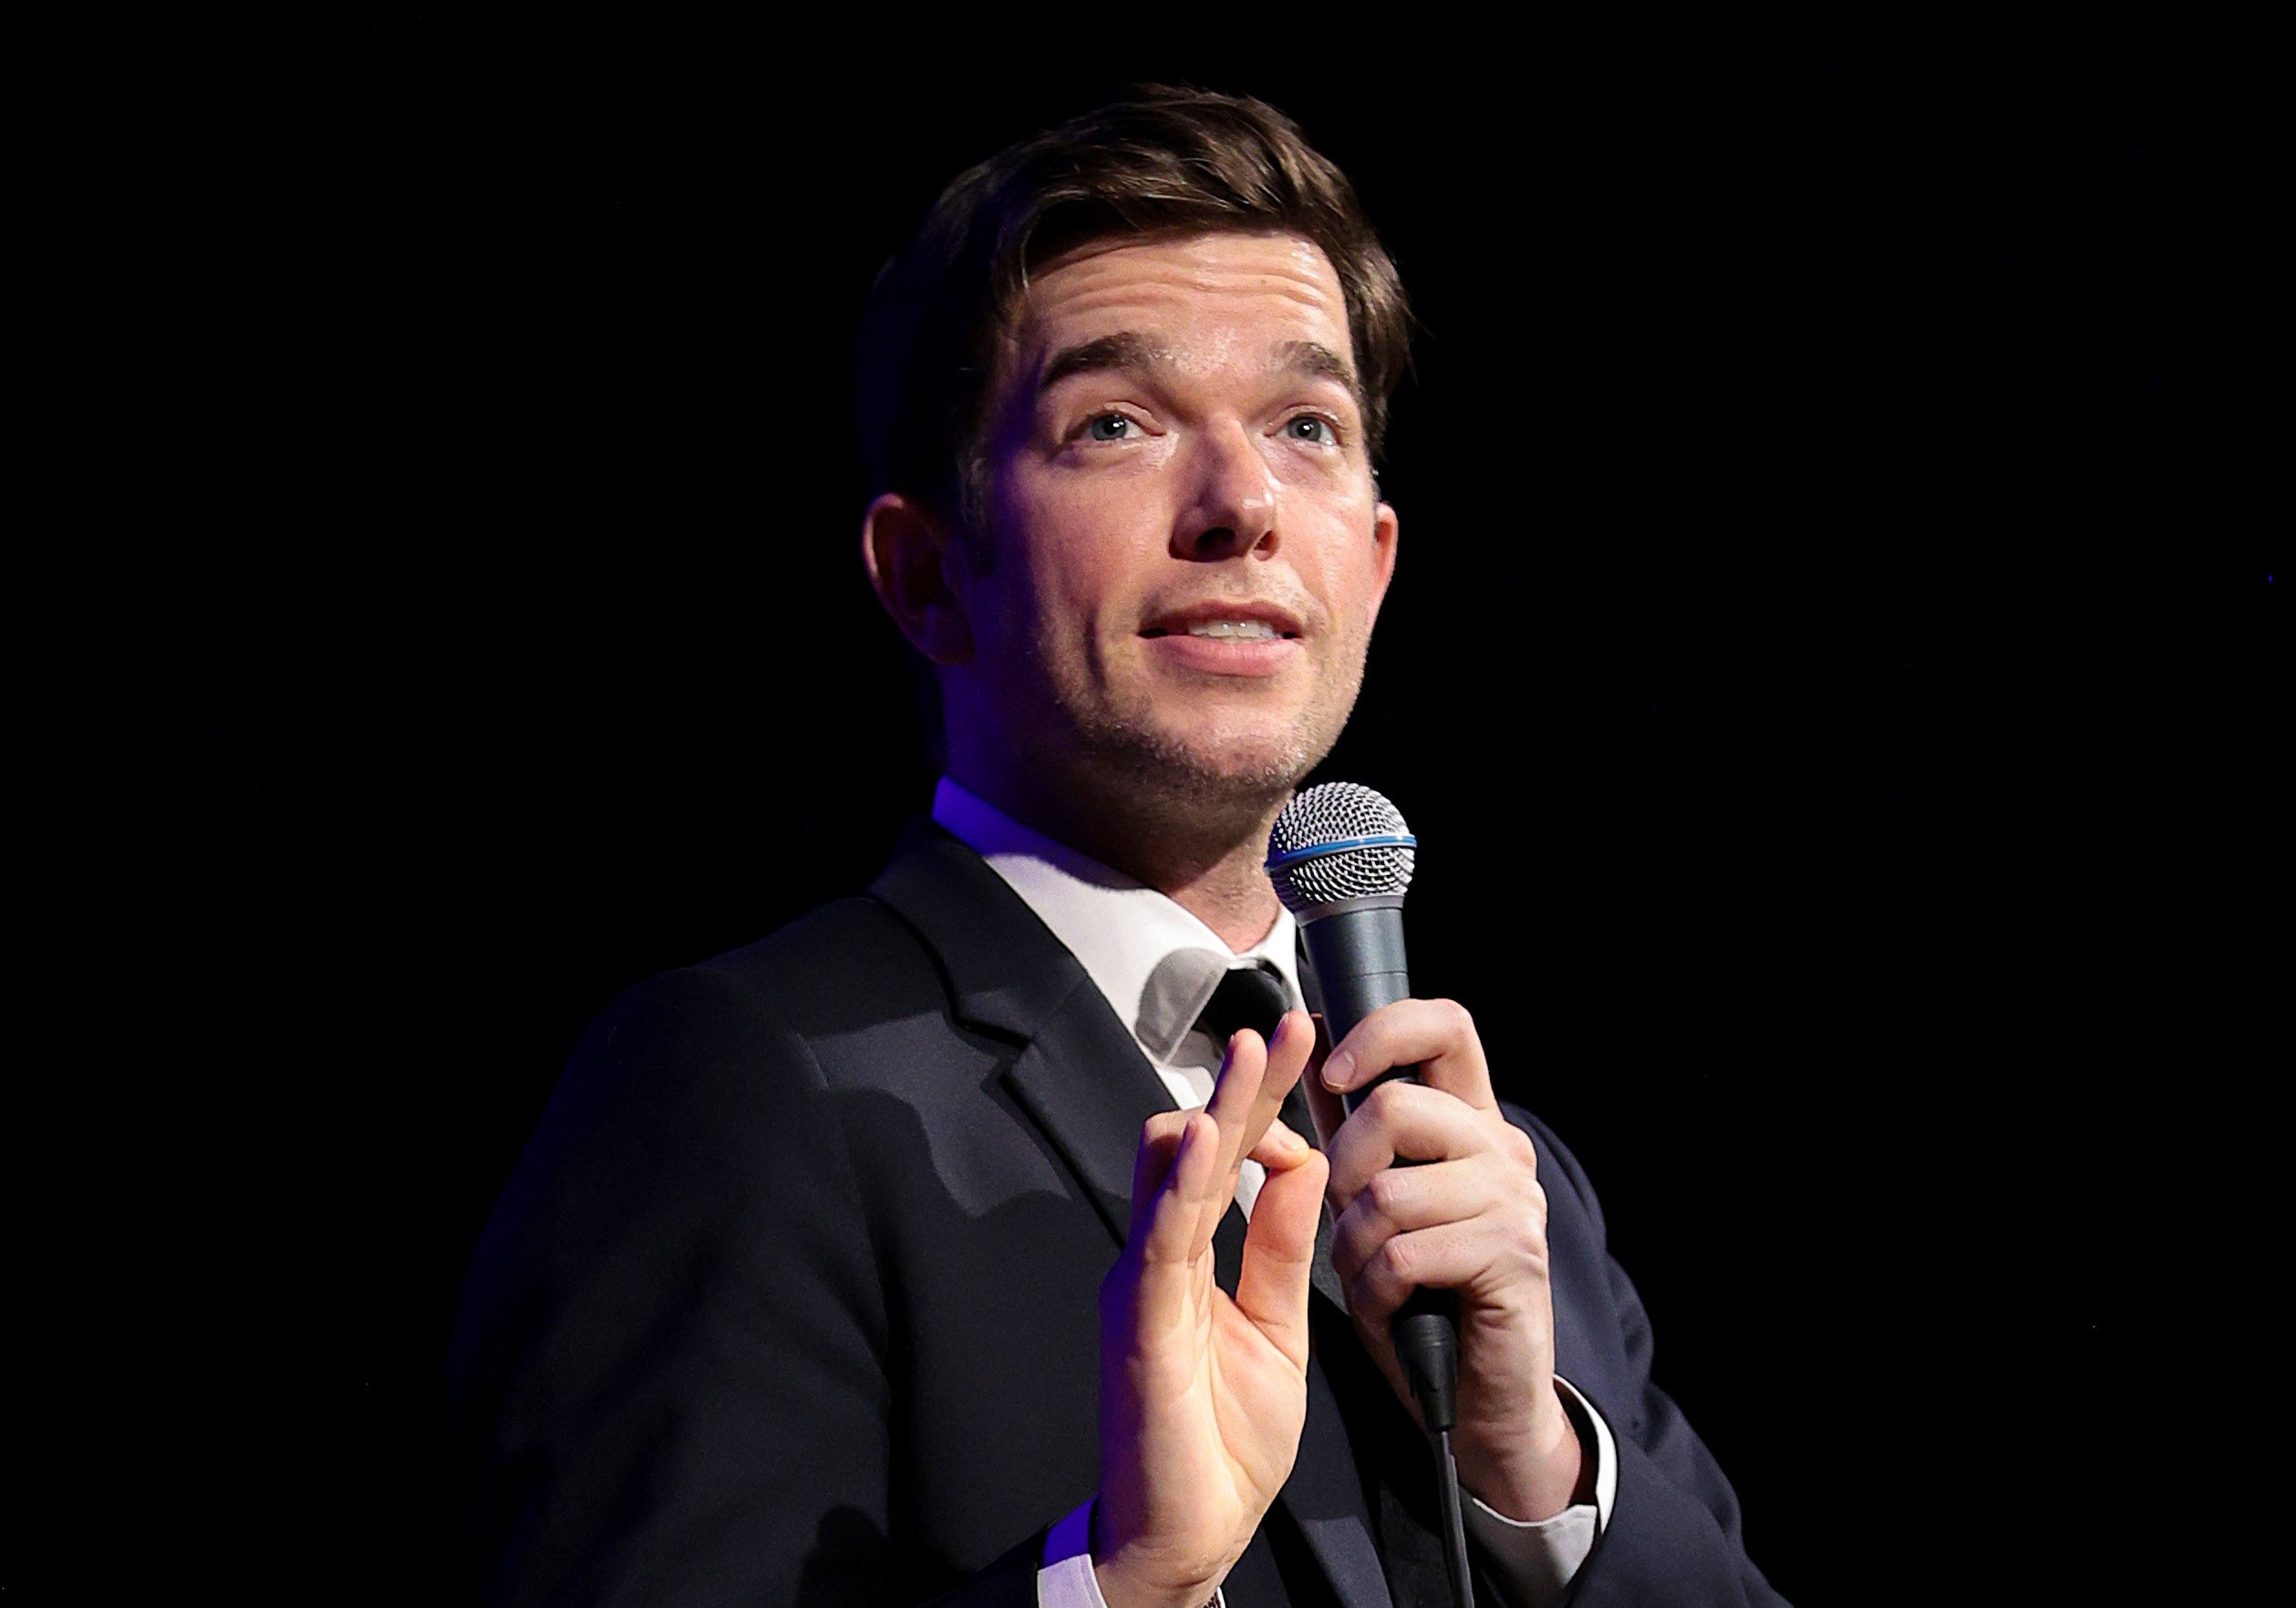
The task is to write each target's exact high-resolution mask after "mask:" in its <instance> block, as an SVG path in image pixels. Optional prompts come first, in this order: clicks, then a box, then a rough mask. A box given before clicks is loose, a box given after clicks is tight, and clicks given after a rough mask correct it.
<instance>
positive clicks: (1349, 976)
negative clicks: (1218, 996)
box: [1306, 901, 1459, 1435]
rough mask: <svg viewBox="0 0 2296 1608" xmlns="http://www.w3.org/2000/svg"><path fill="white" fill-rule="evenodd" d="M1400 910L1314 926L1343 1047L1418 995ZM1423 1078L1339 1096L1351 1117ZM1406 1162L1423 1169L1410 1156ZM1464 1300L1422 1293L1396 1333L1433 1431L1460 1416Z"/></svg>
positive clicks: (1317, 958) (1311, 938)
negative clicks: (1375, 1098)
mask: <svg viewBox="0 0 2296 1608" xmlns="http://www.w3.org/2000/svg"><path fill="white" fill-rule="evenodd" d="M1400 903H1401V902H1400V901H1399V902H1398V906H1397V907H1391V908H1387V909H1370V910H1350V911H1347V912H1343V913H1340V914H1336V915H1331V916H1327V917H1325V918H1323V919H1322V920H1321V921H1317V922H1310V923H1306V937H1307V941H1308V959H1309V960H1310V961H1311V962H1312V963H1314V965H1315V968H1316V986H1317V989H1318V991H1319V993H1320V994H1321V995H1322V1000H1321V1003H1322V1005H1323V1021H1324V1027H1325V1030H1326V1031H1327V1032H1329V1034H1330V1035H1331V1042H1332V1043H1333V1044H1337V1043H1339V1040H1341V1039H1342V1038H1345V1037H1346V1036H1348V1034H1349V1033H1350V1032H1351V1031H1352V1030H1353V1029H1354V1027H1355V1025H1356V1024H1357V1023H1358V1022H1360V1021H1361V1020H1363V1018H1364V1017H1366V1016H1368V1015H1370V1014H1371V1013H1372V1012H1373V1011H1375V1010H1377V1009H1379V1008H1380V1006H1381V1005H1392V1004H1393V1003H1394V1002H1395V1001H1397V1000H1399V999H1409V998H1410V997H1411V975H1410V966H1409V964H1408V963H1407V962H1406V960H1405V958H1404V953H1403V912H1402V911H1401V908H1400ZM1399 1077H1400V1078H1402V1079H1404V1080H1406V1081H1408V1082H1412V1083H1417V1082H1418V1081H1419V1068H1418V1067H1416V1066H1411V1067H1392V1068H1391V1069H1390V1070H1388V1071H1386V1072H1382V1073H1381V1074H1380V1076H1379V1077H1375V1078H1373V1079H1372V1080H1371V1081H1370V1083H1367V1084H1365V1085H1364V1086H1363V1087H1361V1088H1356V1089H1350V1090H1349V1091H1348V1092H1347V1093H1346V1094H1344V1095H1342V1096H1340V1097H1339V1105H1340V1108H1341V1109H1343V1110H1344V1111H1346V1112H1347V1114H1348V1115H1349V1116H1350V1117H1352V1116H1353V1115H1355V1108H1356V1107H1358V1106H1359V1105H1360V1104H1362V1102H1363V1101H1364V1100H1365V1099H1366V1098H1370V1093H1371V1091H1372V1090H1373V1089H1375V1088H1377V1087H1379V1086H1380V1085H1381V1084H1382V1083H1389V1082H1392V1081H1393V1080H1394V1079H1396V1078H1399ZM1395 1164H1396V1165H1397V1166H1398V1167H1416V1166H1418V1165H1419V1162H1417V1161H1414V1160H1411V1159H1410V1158H1408V1157H1402V1156H1398V1157H1397V1158H1396V1159H1395ZM1458 1310H1459V1303H1458V1298H1457V1296H1456V1295H1455V1294H1453V1292H1452V1291H1449V1290H1414V1291H1412V1294H1410V1296H1409V1297H1408V1298H1406V1299H1405V1301H1404V1302H1403V1304H1402V1305H1401V1306H1399V1307H1397V1308H1396V1309H1395V1317H1394V1320H1393V1322H1392V1324H1391V1325H1390V1329H1389V1332H1390V1333H1391V1335H1393V1336H1394V1340H1395V1356H1396V1360H1397V1361H1399V1362H1401V1364H1402V1365H1403V1374H1404V1376H1405V1377H1406V1378H1408V1379H1409V1380H1410V1381H1411V1386H1412V1396H1413V1397H1416V1398H1417V1399H1418V1402H1419V1413H1420V1417H1422V1418H1423V1419H1424V1420H1425V1421H1426V1427H1427V1431H1428V1433H1429V1434H1431V1435H1432V1434H1434V1433H1436V1432H1438V1431H1440V1430H1445V1429H1449V1428H1451V1427H1452V1426H1453V1423H1454V1422H1456V1420H1457V1417H1458V1392H1459V1319H1458Z"/></svg>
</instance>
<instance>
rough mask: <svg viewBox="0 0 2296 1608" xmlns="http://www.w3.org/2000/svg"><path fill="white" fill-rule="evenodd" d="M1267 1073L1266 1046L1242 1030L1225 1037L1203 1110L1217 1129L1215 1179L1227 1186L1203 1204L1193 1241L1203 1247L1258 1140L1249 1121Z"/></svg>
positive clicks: (1233, 1193)
mask: <svg viewBox="0 0 2296 1608" xmlns="http://www.w3.org/2000/svg"><path fill="white" fill-rule="evenodd" d="M1266 1073H1267V1044H1266V1042H1265V1041H1264V1040H1263V1039H1262V1038H1261V1037H1260V1036H1259V1035H1258V1034H1257V1033H1255V1032H1253V1031H1252V1030H1251V1029H1250V1028H1248V1027H1246V1028H1243V1029H1241V1030H1240V1031H1238V1032H1236V1033H1235V1034H1233V1035H1231V1036H1229V1038H1228V1041H1227V1055H1226V1057H1225V1058H1223V1059H1222V1061H1221V1062H1220V1070H1219V1076H1218V1077H1217V1078H1216V1080H1215V1082H1214V1083H1213V1085H1212V1098H1211V1100H1210V1102H1209V1103H1208V1104H1206V1105H1205V1115H1206V1116H1208V1117H1210V1118H1212V1120H1213V1121H1214V1122H1215V1123H1217V1124H1218V1125H1219V1133H1218V1141H1219V1142H1218V1146H1217V1155H1216V1161H1215V1166H1216V1168H1217V1170H1218V1172H1219V1175H1220V1176H1221V1177H1222V1178H1225V1179H1226V1180H1228V1186H1227V1190H1226V1194H1225V1195H1220V1194H1218V1193H1217V1192H1215V1193H1214V1194H1213V1195H1210V1196H1207V1197H1206V1199H1205V1201H1204V1202H1203V1206H1204V1211H1202V1213H1201V1214H1200V1215H1201V1218H1202V1221H1199V1222H1198V1223H1197V1224H1196V1225H1195V1228H1196V1238H1197V1241H1198V1242H1200V1243H1202V1244H1204V1245H1209V1244H1211V1242H1212V1235H1213V1232H1215V1230H1216V1229H1217V1228H1218V1227H1219V1221H1220V1216H1221V1214H1222V1213H1223V1212H1225V1211H1226V1210H1227V1202H1228V1201H1229V1200H1231V1199H1233V1198H1234V1196H1235V1193H1236V1184H1235V1179H1236V1174H1237V1172H1238V1171H1239V1170H1241V1168H1242V1164H1243V1160H1244V1153H1245V1151H1246V1149H1249V1148H1250V1143H1251V1142H1253V1141H1257V1139H1258V1135H1257V1134H1256V1133H1251V1132H1250V1129H1251V1118H1252V1113H1253V1110H1254V1108H1255V1107H1256V1106H1257V1103H1258V1100H1259V1088H1260V1084H1261V1082H1262V1081H1263V1079H1264V1077H1265V1076H1266ZM1247 1135H1248V1139H1247Z"/></svg>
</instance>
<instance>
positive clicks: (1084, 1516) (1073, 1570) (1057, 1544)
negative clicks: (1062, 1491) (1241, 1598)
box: [1037, 1496, 1227, 1608]
mask: <svg viewBox="0 0 2296 1608" xmlns="http://www.w3.org/2000/svg"><path fill="white" fill-rule="evenodd" d="M1098 1500H1100V1498H1099V1497H1097V1496H1094V1497H1091V1498H1090V1499H1088V1500H1086V1501H1085V1503H1084V1505H1083V1506H1081V1507H1080V1508H1078V1509H1077V1510H1075V1511H1073V1512H1071V1513H1070V1514H1069V1516H1068V1517H1067V1518H1065V1519H1063V1520H1060V1522H1059V1523H1058V1524H1055V1525H1054V1526H1053V1527H1052V1532H1051V1533H1050V1535H1047V1536H1046V1537H1045V1538H1044V1567H1042V1568H1041V1569H1039V1570H1038V1571H1037V1608H1108V1599H1107V1598H1105V1597H1103V1596H1101V1577H1100V1576H1099V1575H1097V1574H1094V1573H1093V1572H1092V1503H1093V1502H1096V1501H1098ZM1212 1608H1227V1599H1226V1597H1225V1596H1223V1595H1222V1594H1221V1593H1220V1590H1219V1588H1218V1587H1216V1586H1215V1587H1214V1588H1213V1590H1212Z"/></svg>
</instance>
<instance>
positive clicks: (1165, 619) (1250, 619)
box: [1140, 603, 1300, 642]
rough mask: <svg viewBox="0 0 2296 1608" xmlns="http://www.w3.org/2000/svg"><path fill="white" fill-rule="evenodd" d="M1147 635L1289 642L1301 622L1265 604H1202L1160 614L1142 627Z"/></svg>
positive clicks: (1143, 632)
mask: <svg viewBox="0 0 2296 1608" xmlns="http://www.w3.org/2000/svg"><path fill="white" fill-rule="evenodd" d="M1140 634H1141V635H1143V636H1146V637H1158V636H1193V637H1198V638H1201V639H1203V640H1205V641H1207V642H1289V641H1296V640H1297V639H1298V636H1299V634H1300V624H1299V622H1298V620H1297V619H1296V618H1294V617H1293V616H1292V615H1290V614H1288V613H1285V612H1284V611H1283V610H1281V609H1278V608H1274V607H1271V606H1269V605H1267V604H1265V603H1199V604H1195V605H1193V606H1191V607H1188V608H1184V609H1175V610H1174V611H1172V612H1171V613H1166V614H1161V615H1158V616H1157V617H1156V618H1154V619H1153V620H1152V621H1150V622H1149V623H1148V624H1146V625H1143V626H1142V627H1141V631H1140Z"/></svg>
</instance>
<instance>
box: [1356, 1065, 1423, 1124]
mask: <svg viewBox="0 0 2296 1608" xmlns="http://www.w3.org/2000/svg"><path fill="white" fill-rule="evenodd" d="M1408 1087H1411V1086H1410V1085H1409V1084H1407V1083H1405V1082H1404V1081H1403V1080H1402V1079H1401V1078H1400V1077H1394V1078H1390V1079H1389V1080H1388V1081H1387V1082H1385V1083H1382V1084H1381V1085H1380V1086H1379V1087H1377V1088H1375V1089H1373V1090H1372V1091H1371V1092H1370V1094H1369V1095H1367V1096H1365V1097H1364V1099H1363V1103H1362V1104H1361V1105H1360V1106H1358V1107H1357V1108H1356V1109H1357V1110H1358V1111H1359V1112H1360V1111H1363V1110H1365V1109H1369V1110H1370V1113H1371V1119H1372V1120H1373V1121H1374V1122H1376V1123H1379V1124H1380V1125H1381V1126H1382V1127H1384V1126H1386V1125H1388V1124H1391V1123H1392V1122H1393V1121H1394V1120H1395V1119H1396V1118H1397V1116H1398V1115H1399V1114H1400V1113H1401V1109H1402V1107H1403V1104H1404V1102H1405V1101H1407V1100H1409V1099H1410V1098H1411V1097H1410V1096H1409V1095H1407V1094H1405V1093H1404V1092H1403V1091H1404V1090H1405V1089H1406V1088H1408Z"/></svg>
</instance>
